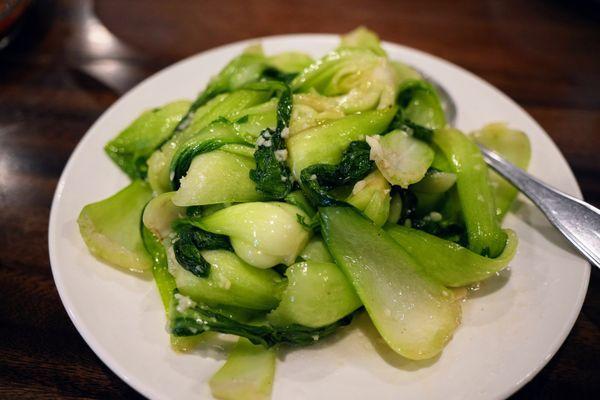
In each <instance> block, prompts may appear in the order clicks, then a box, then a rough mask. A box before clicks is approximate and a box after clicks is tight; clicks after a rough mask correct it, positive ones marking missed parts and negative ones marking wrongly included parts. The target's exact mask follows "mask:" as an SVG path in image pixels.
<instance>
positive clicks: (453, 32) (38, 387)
mask: <svg viewBox="0 0 600 400" xmlns="http://www.w3.org/2000/svg"><path fill="white" fill-rule="evenodd" d="M289 3H290V4H288V2H286V1H281V0H272V1H271V0H268V1H240V2H235V1H228V0H210V1H207V0H205V1H184V0H178V1H174V0H170V1H163V0H151V1H123V0H105V1H99V2H97V4H95V5H94V4H92V3H91V1H66V0H65V1H60V0H59V1H49V0H40V1H38V4H37V6H35V8H34V9H32V10H31V12H30V15H29V19H28V22H27V23H26V24H25V26H23V27H22V32H21V35H20V36H19V37H18V38H17V39H16V41H14V42H13V43H12V44H11V45H10V46H9V47H8V48H7V49H5V50H4V51H1V52H0V299H1V301H0V332H1V335H0V338H1V339H0V398H2V399H6V398H19V399H25V398H53V399H54V398H112V399H116V398H137V397H139V395H137V394H136V393H135V392H134V391H133V390H132V389H131V388H129V386H127V385H126V384H125V383H124V382H123V381H121V380H120V379H119V378H118V377H117V376H116V375H115V374H113V373H112V372H111V371H110V370H109V369H108V368H107V367H106V366H104V364H103V363H102V362H101V361H100V360H99V359H98V358H97V357H96V356H95V355H94V353H93V352H92V351H91V350H90V349H89V347H88V346H87V345H86V344H85V342H84V341H83V340H82V338H81V337H80V336H79V334H78V333H77V331H76V330H75V328H74V326H73V325H72V324H71V322H70V320H69V318H68V317H67V314H66V312H65V310H64V308H63V306H62V304H61V302H60V300H59V297H58V294H57V292H56V288H55V286H54V282H53V280H52V275H51V272H50V264H49V261H48V250H47V239H46V235H47V224H48V213H49V208H50V203H51V199H52V194H53V192H54V189H55V186H56V182H57V180H58V177H59V175H60V173H61V171H62V169H63V167H64V165H65V163H66V161H67V159H68V158H69V155H70V154H71V152H72V151H73V148H74V147H75V145H76V144H77V142H78V141H79V139H80V138H81V136H82V135H83V134H84V133H85V132H86V130H87V129H88V128H89V126H90V125H91V124H92V123H93V122H94V120H95V119H96V118H98V116H99V115H100V114H101V113H102V112H103V111H104V110H106V108H107V107H108V106H110V105H111V104H112V103H113V102H114V101H115V100H116V99H117V98H118V95H117V94H116V93H115V92H114V91H113V90H111V89H110V88H109V87H107V86H106V85H105V84H104V83H102V82H101V81H98V80H97V79H94V78H93V75H90V74H89V69H90V68H110V65H117V66H119V67H120V68H118V69H117V71H118V72H117V73H116V74H114V82H113V84H114V85H115V87H116V88H117V89H118V90H121V89H123V88H126V87H128V86H131V85H132V84H134V83H135V82H137V81H139V80H141V79H143V78H144V77H146V76H148V75H150V74H151V73H153V72H156V71H158V70H160V69H161V68H163V67H165V66H167V65H169V64H171V63H173V62H175V61H177V60H179V59H181V58H183V57H186V56H189V55H191V54H194V53H197V52H200V51H203V50H206V49H209V48H211V47H214V46H218V45H221V44H225V43H228V42H232V41H236V40H240V39H246V38H251V37H257V36H265V35H272V34H282V33H293V32H294V33H295V32H335V33H343V32H346V31H349V30H351V29H352V28H354V27H356V26H358V25H361V24H364V25H366V26H368V27H371V28H372V29H374V30H376V31H377V32H379V33H380V35H381V36H382V37H383V39H386V40H390V41H394V42H397V43H402V44H405V45H408V46H412V47H415V48H418V49H421V50H424V51H427V52H430V53H432V54H435V55H438V56H440V57H443V58H446V59H447V60H450V61H451V62H454V63H456V64H458V65H460V66H462V67H465V68H467V69H468V70H470V71H473V72H474V73H476V74H477V75H479V76H481V77H483V78H484V79H486V80H488V81H489V82H491V83H492V84H494V85H495V86H497V87H499V88H500V89H501V90H502V91H504V92H505V93H507V94H508V95H509V96H510V97H512V98H513V99H514V100H516V101H517V102H518V103H519V104H520V105H522V106H523V107H524V108H525V109H526V110H527V111H528V112H529V113H530V114H531V115H533V117H534V118H535V119H536V120H537V121H538V122H539V123H540V124H541V125H542V126H543V127H544V128H545V129H546V131H547V132H548V133H549V134H550V135H551V136H552V138H553V139H554V141H555V142H556V143H557V144H558V146H559V147H560V149H561V150H562V152H563V154H564V155H565V157H566V158H567V160H568V161H569V163H570V165H571V167H572V168H573V171H574V172H575V175H576V176H577V179H578V180H579V183H580V185H581V188H582V191H583V194H584V196H585V198H586V199H587V200H589V201H590V202H592V203H593V204H595V205H596V206H599V205H600V161H599V158H600V156H599V154H598V153H599V152H600V13H599V10H598V7H597V6H593V3H594V2H593V1H592V0H589V1H583V0H582V1H577V2H560V1H541V0H530V1H520V0H514V1H493V0H489V1H437V2H436V1H383V0H370V1H369V2H366V1H354V0H336V1H327V0H305V1H300V2H294V4H291V3H292V2H289ZM367 3H368V5H367ZM563 3H568V4H563ZM595 3H596V4H598V3H597V1H596V2H595ZM102 24H103V25H102ZM109 31H110V32H112V34H111V33H109ZM103 66H104V67H103ZM107 66H108V67H107ZM85 71H88V72H85ZM599 285H600V279H599V277H598V273H597V272H596V270H594V271H593V275H592V281H591V284H590V290H589V292H588V295H587V298H586V301H585V304H584V306H583V310H582V312H581V314H580V316H579V318H578V320H577V322H576V324H575V327H574V328H573V331H572V332H571V334H570V335H569V337H568V338H567V340H566V342H565V344H564V345H563V346H562V348H561V349H560V351H559V352H558V354H557V355H556V356H555V357H554V358H553V359H552V360H551V361H550V363H549V364H548V365H547V366H546V367H545V368H544V369H543V370H542V372H541V373H540V374H539V375H538V376H537V377H535V378H534V379H533V380H532V381H531V383H529V384H527V385H526V386H525V388H524V389H522V390H521V391H520V392H519V393H517V394H516V395H515V398H523V399H530V398H536V399H542V398H543V399H547V398H563V397H569V398H579V399H581V398H591V397H592V394H593V393H596V394H598V393H600V383H599V382H600V376H599V374H598V371H599V367H600V362H599V361H600V357H599V350H600V338H599V336H600V335H599V330H598V323H599V317H600V315H599V310H600V307H599V301H600V295H599V294H600V290H599V289H600V287H599Z"/></svg>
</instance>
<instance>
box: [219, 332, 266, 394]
mask: <svg viewBox="0 0 600 400" xmlns="http://www.w3.org/2000/svg"><path fill="white" fill-rule="evenodd" d="M276 360H277V352H276V351H275V349H274V348H268V349H267V348H265V347H264V346H261V345H256V344H252V342H250V341H249V340H248V339H246V338H243V337H241V338H239V339H238V342H237V344H236V345H235V347H234V348H233V351H232V352H231V353H230V354H229V357H227V361H226V362H225V364H223V366H222V367H221V368H220V369H219V370H218V371H217V372H216V373H215V374H214V375H213V376H212V378H210V381H209V382H208V384H209V386H210V390H211V392H212V395H213V396H214V397H215V398H217V399H220V400H268V399H270V398H271V391H272V389H273V378H274V376H275V362H276Z"/></svg>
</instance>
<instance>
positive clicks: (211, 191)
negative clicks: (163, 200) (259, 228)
mask: <svg viewBox="0 0 600 400" xmlns="http://www.w3.org/2000/svg"><path fill="white" fill-rule="evenodd" d="M255 165H256V164H255V163H254V160H253V159H252V158H250V157H246V156H243V155H239V154H235V153H233V152H231V151H230V150H229V149H228V148H227V145H225V146H222V147H221V148H220V149H219V150H215V151H211V152H209V153H203V154H200V155H198V156H196V157H195V158H194V160H193V161H192V163H191V165H190V168H189V170H188V171H187V174H186V176H185V177H183V178H182V179H181V186H180V188H179V190H177V192H176V193H175V195H174V196H173V202H174V203H175V204H177V205H178V206H198V205H210V204H222V203H233V202H236V203H237V202H246V201H258V200H262V199H264V195H263V194H262V193H259V192H258V191H257V190H256V185H255V183H254V181H252V180H251V179H250V177H249V173H250V171H251V170H252V169H253V168H254V167H255Z"/></svg>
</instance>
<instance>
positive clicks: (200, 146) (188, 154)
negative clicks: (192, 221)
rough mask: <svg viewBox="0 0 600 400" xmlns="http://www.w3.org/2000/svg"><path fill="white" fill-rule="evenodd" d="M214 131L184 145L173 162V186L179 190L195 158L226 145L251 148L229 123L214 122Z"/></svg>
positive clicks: (192, 139)
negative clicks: (181, 181)
mask: <svg viewBox="0 0 600 400" xmlns="http://www.w3.org/2000/svg"><path fill="white" fill-rule="evenodd" d="M211 126H212V128H213V129H212V130H209V131H207V132H206V133H203V134H200V135H198V136H195V137H193V138H191V139H190V140H188V141H187V142H185V143H183V144H182V145H181V146H180V147H179V148H178V149H177V152H176V153H175V155H174V156H173V160H172V161H171V177H170V178H171V186H172V187H173V189H174V190H177V189H179V186H180V180H181V179H182V178H183V177H184V176H185V175H186V174H187V172H188V170H189V168H190V165H191V164H192V161H193V160H194V158H195V157H197V156H198V155H200V154H204V153H209V152H211V151H214V150H217V149H219V148H221V147H223V146H224V145H226V144H238V145H242V146H244V145H246V146H248V147H251V145H250V144H248V143H246V141H245V140H244V139H242V138H241V137H240V136H239V135H238V134H237V132H236V131H235V129H234V128H233V126H232V125H231V124H230V123H229V122H228V121H226V120H225V121H222V120H218V121H215V122H213V124H212V125H211Z"/></svg>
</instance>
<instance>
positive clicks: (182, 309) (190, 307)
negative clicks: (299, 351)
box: [170, 293, 352, 347]
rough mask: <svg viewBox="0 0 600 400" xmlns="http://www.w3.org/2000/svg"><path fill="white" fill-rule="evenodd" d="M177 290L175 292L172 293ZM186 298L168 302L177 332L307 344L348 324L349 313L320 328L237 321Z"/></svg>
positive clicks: (262, 342) (255, 341)
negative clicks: (219, 334)
mask: <svg viewBox="0 0 600 400" xmlns="http://www.w3.org/2000/svg"><path fill="white" fill-rule="evenodd" d="M175 294H177V293H175ZM188 300H189V299H187V300H186V299H183V301H182V298H181V297H180V296H177V297H175V299H174V300H173V301H172V302H171V308H172V313H171V323H170V330H171V332H172V333H173V334H174V335H176V336H193V335H197V334H198V333H201V332H207V331H213V332H221V333H228V334H232V335H237V336H241V337H245V338H247V339H248V340H249V341H250V342H252V343H253V344H260V345H263V346H265V347H273V346H275V345H276V344H280V343H281V344H288V345H291V346H307V345H310V344H313V343H316V342H317V341H318V340H320V339H322V338H324V337H326V336H329V335H331V334H332V333H334V332H335V331H336V330H337V329H338V328H339V327H341V326H344V325H348V324H349V323H350V322H351V321H352V315H348V316H346V317H344V318H342V319H340V320H338V321H336V322H334V323H333V324H329V325H326V326H323V327H320V328H310V327H306V326H302V325H296V324H292V325H285V326H277V327H275V326H272V325H270V324H264V325H255V324H249V323H242V322H238V321H236V320H235V319H233V318H230V317H228V316H225V315H223V314H221V313H219V312H217V311H215V310H214V309H212V308H211V307H209V306H207V305H203V304H193V303H192V304H190V302H189V301H188Z"/></svg>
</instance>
